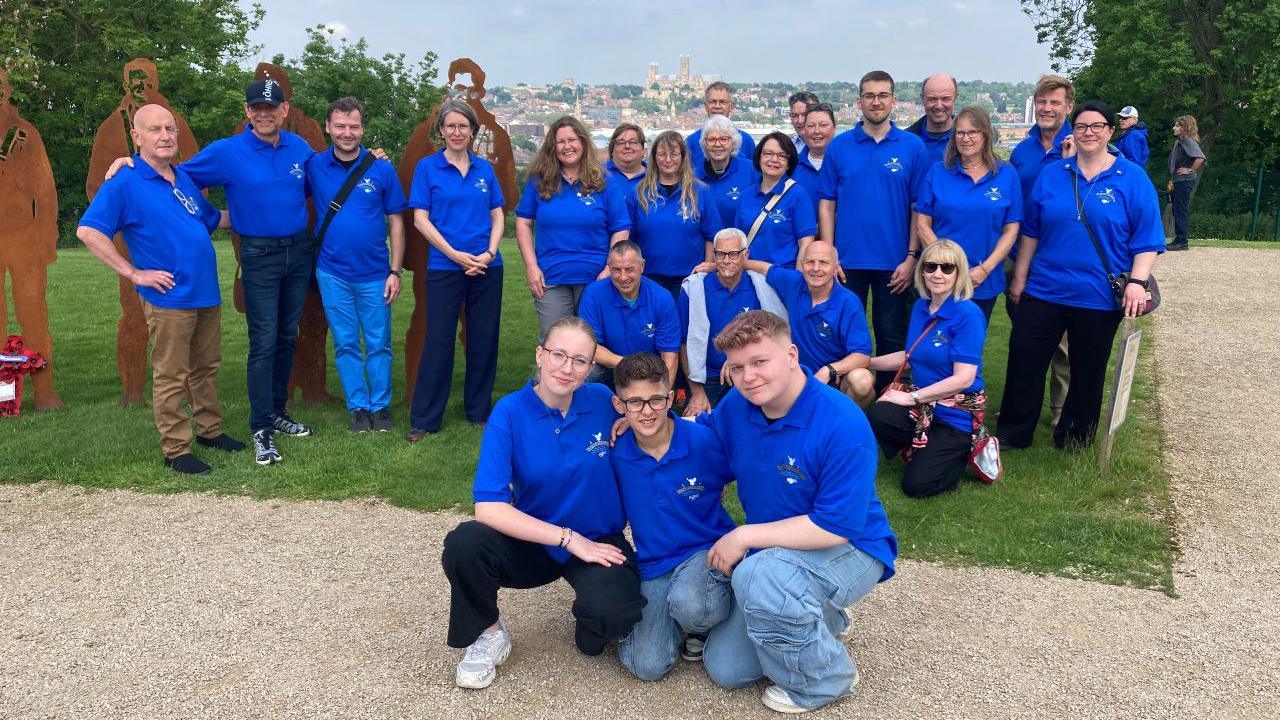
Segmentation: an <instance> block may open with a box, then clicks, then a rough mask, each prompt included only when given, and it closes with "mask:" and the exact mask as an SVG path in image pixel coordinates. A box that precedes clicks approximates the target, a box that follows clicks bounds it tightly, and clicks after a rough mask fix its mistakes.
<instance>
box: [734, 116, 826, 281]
mask: <svg viewBox="0 0 1280 720" xmlns="http://www.w3.org/2000/svg"><path fill="white" fill-rule="evenodd" d="M798 157H799V154H798V153H797V152H796V146H795V145H794V144H793V143H792V142H791V139H790V138H788V137H787V136H786V135H784V134H782V133H780V132H772V133H769V134H768V135H766V136H765V137H764V139H763V140H761V141H760V142H759V144H757V145H756V152H755V154H754V155H753V156H752V158H751V162H752V164H753V165H754V167H755V170H756V173H757V177H758V178H759V182H757V183H752V185H751V187H750V188H748V189H747V190H746V192H744V193H743V194H742V200H740V201H739V202H738V214H737V216H736V217H735V218H734V221H733V225H734V227H736V228H738V229H739V230H741V231H742V232H744V233H746V234H747V247H748V248H750V250H751V259H752V260H760V261H762V262H767V263H769V264H771V265H781V266H782V267H785V268H791V269H795V266H796V257H798V256H799V254H800V252H801V251H802V250H804V246H805V245H808V244H809V243H811V242H813V236H814V235H816V234H818V216H817V214H816V213H815V212H814V204H813V199H812V198H811V197H810V196H809V191H808V190H805V188H804V186H803V185H801V184H800V183H799V182H797V181H795V180H793V179H792V178H791V174H792V173H793V172H795V170H796V163H797V162H798Z"/></svg>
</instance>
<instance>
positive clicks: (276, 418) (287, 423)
mask: <svg viewBox="0 0 1280 720" xmlns="http://www.w3.org/2000/svg"><path fill="white" fill-rule="evenodd" d="M271 425H272V427H274V428H275V430H276V432H281V433H284V434H285V435H292V436H294V437H306V436H308V435H310V434H311V428H310V427H307V426H306V425H303V424H302V423H300V422H298V421H297V420H294V419H293V418H291V417H289V416H288V414H286V413H285V412H283V411H281V412H278V413H271Z"/></svg>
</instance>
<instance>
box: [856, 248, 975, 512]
mask: <svg viewBox="0 0 1280 720" xmlns="http://www.w3.org/2000/svg"><path fill="white" fill-rule="evenodd" d="M915 286H916V291H917V292H918V293H920V299H919V300H917V301H916V304H915V307H913V308H912V310H911V324H910V326H909V327H908V329H907V347H908V348H909V350H907V351H906V352H901V351H900V352H896V353H890V354H889V355H881V356H880V357H876V358H872V359H871V369H872V370H881V371H893V370H897V369H898V368H900V367H902V366H903V364H904V363H907V364H910V366H911V376H912V382H913V383H914V384H913V385H908V386H897V385H894V386H890V387H889V388H887V389H886V390H885V391H884V394H883V395H881V396H880V401H879V402H877V403H876V404H875V405H873V406H872V407H871V409H870V410H869V411H867V420H869V421H870V422H871V429H872V431H873V432H875V435H876V440H877V441H878V442H879V443H880V448H881V449H882V450H883V451H884V454H885V457H886V458H891V457H893V456H894V455H897V454H901V455H902V456H903V458H904V459H905V460H906V463H907V467H906V470H905V471H904V472H903V474H902V491H903V492H904V493H906V494H907V495H909V496H911V497H915V498H923V497H929V496H930V495H936V494H938V493H940V492H944V491H946V490H950V489H952V488H954V487H955V486H956V485H957V484H958V483H959V482H960V475H961V473H963V472H964V468H965V465H966V464H967V462H968V459H969V452H970V448H971V447H972V445H973V443H974V442H975V440H976V439H977V438H978V436H979V434H980V433H982V432H983V430H982V420H983V416H984V414H985V411H986V394H985V393H984V392H983V381H982V346H983V343H984V342H986V338H987V323H986V320H985V319H984V318H983V315H982V309H981V308H979V307H978V306H977V305H976V304H975V303H974V302H973V300H972V298H973V281H972V280H971V279H970V277H969V261H968V259H966V258H965V254H964V250H962V249H961V248H960V246H959V245H957V244H956V243H954V242H952V241H951V240H947V239H945V238H939V239H938V240H936V241H935V242H934V243H933V244H931V245H929V246H928V247H926V248H925V249H924V253H923V254H922V255H921V257H920V262H919V263H917V264H916V269H915Z"/></svg>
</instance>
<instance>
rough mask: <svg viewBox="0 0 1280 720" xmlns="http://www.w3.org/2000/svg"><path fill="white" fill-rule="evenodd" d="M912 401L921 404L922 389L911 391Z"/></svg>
mask: <svg viewBox="0 0 1280 720" xmlns="http://www.w3.org/2000/svg"><path fill="white" fill-rule="evenodd" d="M911 402H913V403H915V404H917V405H919V404H920V391H919V390H912V391H911Z"/></svg>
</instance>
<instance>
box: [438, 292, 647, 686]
mask: <svg viewBox="0 0 1280 720" xmlns="http://www.w3.org/2000/svg"><path fill="white" fill-rule="evenodd" d="M594 352H595V337H594V335H593V334H592V332H591V327H590V326H589V325H587V324H586V323H584V322H583V321H582V320H581V319H580V318H576V317H567V318H564V319H562V320H559V321H557V322H556V323H555V324H553V325H552V327H551V328H550V329H549V330H548V332H547V336H546V338H545V339H544V340H543V341H542V343H541V344H540V345H539V346H538V348H537V350H536V351H535V354H534V359H535V361H536V363H537V367H538V370H537V375H536V377H535V378H534V380H532V381H530V382H529V384H528V385H526V386H525V387H524V388H523V389H521V390H517V391H516V392H514V393H512V394H510V395H507V396H506V397H504V398H502V399H501V400H499V401H498V403H497V404H496V405H495V406H494V408H493V414H492V415H490V417H489V422H488V424H487V425H485V429H484V437H483V438H482V439H481V441H480V462H479V465H478V466H477V467H476V476H475V487H474V489H473V491H472V495H473V497H474V499H475V506H476V508H475V513H476V519H475V520H470V521H467V522H464V523H462V524H460V525H458V527H456V528H454V529H453V531H451V532H450V533H449V534H448V535H446V536H445V539H444V554H443V557H442V559H441V560H442V563H443V565H444V574H445V577H446V578H448V580H449V587H450V600H449V631H448V644H449V647H453V648H466V649H467V652H466V655H465V656H464V657H463V659H462V661H461V662H459V663H458V668H457V674H456V676H455V682H456V683H457V684H458V686H459V687H464V688H473V689H479V688H484V687H488V686H489V684H490V683H492V682H493V679H494V677H496V675H497V666H498V665H501V664H502V663H503V662H504V661H505V660H506V659H507V656H508V655H509V654H510V652H511V636H510V633H509V631H508V630H507V624H506V621H505V620H504V619H503V618H502V616H501V615H500V614H499V613H498V590H499V588H522V589H523V588H535V587H540V586H543V585H547V584H549V583H552V582H555V581H556V580H557V579H558V578H562V577H563V578H564V579H565V580H566V581H568V583H569V585H570V586H572V587H573V591H574V596H575V597H574V601H573V608H572V612H573V617H574V620H575V621H576V629H575V633H574V640H575V643H576V645H577V646H578V650H579V651H580V652H582V653H583V654H584V655H592V656H595V655H599V654H601V653H602V652H604V648H605V645H606V644H607V643H608V642H609V641H610V640H614V639H617V638H621V637H622V636H624V635H626V634H627V633H628V632H630V630H631V628H632V627H633V626H634V625H635V624H636V623H637V622H638V621H639V620H640V616H641V608H643V607H644V604H645V601H644V597H643V596H642V595H641V594H640V575H639V573H638V571H637V569H636V560H635V551H634V550H633V549H632V548H631V545H630V543H628V542H627V539H626V537H625V536H624V535H623V534H622V531H623V528H624V527H625V526H626V524H627V522H626V518H625V516H624V515H623V512H622V502H621V500H620V499H619V496H618V484H617V482H616V481H615V479H614V474H613V467H612V465H611V464H610V459H611V458H610V447H609V438H610V433H611V431H612V428H613V423H614V421H615V420H617V419H618V415H617V413H615V412H614V408H613V395H612V393H610V392H609V390H608V388H606V387H604V386H603V385H599V384H597V383H587V382H586V379H587V373H589V372H590V371H591V356H592V354H593V353H594Z"/></svg>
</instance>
